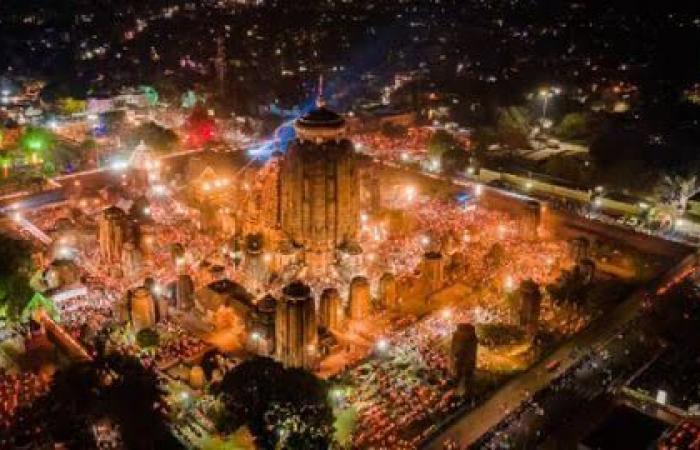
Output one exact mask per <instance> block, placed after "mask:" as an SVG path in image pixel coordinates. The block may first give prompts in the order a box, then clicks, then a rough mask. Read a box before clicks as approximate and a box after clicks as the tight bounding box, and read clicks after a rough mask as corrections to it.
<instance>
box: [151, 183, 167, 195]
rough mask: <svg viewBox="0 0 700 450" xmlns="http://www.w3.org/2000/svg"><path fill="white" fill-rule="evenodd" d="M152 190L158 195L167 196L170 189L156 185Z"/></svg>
mask: <svg viewBox="0 0 700 450" xmlns="http://www.w3.org/2000/svg"><path fill="white" fill-rule="evenodd" d="M151 190H152V191H153V193H154V194H156V195H165V194H167V193H168V189H167V188H166V187H165V186H163V185H162V184H156V185H154V186H152V187H151Z"/></svg>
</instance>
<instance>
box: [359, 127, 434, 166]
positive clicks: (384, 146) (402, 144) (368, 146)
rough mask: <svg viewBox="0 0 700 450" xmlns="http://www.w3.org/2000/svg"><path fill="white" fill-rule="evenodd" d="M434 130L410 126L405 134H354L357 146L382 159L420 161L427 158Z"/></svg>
mask: <svg viewBox="0 0 700 450" xmlns="http://www.w3.org/2000/svg"><path fill="white" fill-rule="evenodd" d="M432 134H433V130H432V129H430V128H428V127H410V128H408V129H407V130H406V133H405V134H404V135H397V136H387V135H386V134H385V133H381V132H371V133H360V134H356V135H353V137H352V140H353V142H354V143H355V148H357V149H358V150H360V151H362V152H366V153H369V154H371V155H373V156H376V157H378V158H381V159H388V160H403V161H420V160H422V159H425V156H426V154H427V151H428V142H429V141H430V136H432Z"/></svg>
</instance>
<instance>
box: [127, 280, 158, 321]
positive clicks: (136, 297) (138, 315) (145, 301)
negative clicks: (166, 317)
mask: <svg viewBox="0 0 700 450" xmlns="http://www.w3.org/2000/svg"><path fill="white" fill-rule="evenodd" d="M130 309H131V311H130V312H131V314H130V315H131V325H132V326H133V327H134V331H135V332H139V331H141V330H143V329H145V328H152V327H153V326H154V325H155V324H156V306H155V303H154V301H153V297H151V293H150V292H148V290H147V289H146V288H143V287H139V288H136V289H134V291H133V292H131V294H130Z"/></svg>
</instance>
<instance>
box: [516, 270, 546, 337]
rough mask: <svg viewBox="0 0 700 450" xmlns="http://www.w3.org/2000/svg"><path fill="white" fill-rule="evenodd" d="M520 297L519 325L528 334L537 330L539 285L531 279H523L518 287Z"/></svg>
mask: <svg viewBox="0 0 700 450" xmlns="http://www.w3.org/2000/svg"><path fill="white" fill-rule="evenodd" d="M518 291H519V292H518V293H519V297H520V314H519V320H518V322H519V325H520V326H521V327H524V328H525V330H526V331H527V332H528V334H534V333H535V331H537V324H538V323H539V319H540V303H541V302H542V293H541V292H540V287H539V286H538V285H537V283H535V282H534V281H532V280H524V281H523V282H522V283H520V288H519V289H518Z"/></svg>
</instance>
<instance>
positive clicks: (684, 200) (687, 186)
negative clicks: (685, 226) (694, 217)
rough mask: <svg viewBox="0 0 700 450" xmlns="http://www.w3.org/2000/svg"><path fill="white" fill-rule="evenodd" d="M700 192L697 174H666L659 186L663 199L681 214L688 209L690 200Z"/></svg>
mask: <svg viewBox="0 0 700 450" xmlns="http://www.w3.org/2000/svg"><path fill="white" fill-rule="evenodd" d="M698 192H700V182H699V181H698V177H697V176H696V175H689V176H683V175H674V176H670V175H665V176H664V177H663V180H662V181H661V184H660V185H659V187H658V193H659V197H660V199H661V201H663V202H664V203H666V204H668V205H670V206H672V207H673V208H674V209H675V212H676V213H678V214H679V215H682V214H684V213H685V211H686V210H687V209H688V201H689V200H690V199H691V198H692V197H693V196H694V195H695V194H697V193H698Z"/></svg>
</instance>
